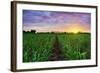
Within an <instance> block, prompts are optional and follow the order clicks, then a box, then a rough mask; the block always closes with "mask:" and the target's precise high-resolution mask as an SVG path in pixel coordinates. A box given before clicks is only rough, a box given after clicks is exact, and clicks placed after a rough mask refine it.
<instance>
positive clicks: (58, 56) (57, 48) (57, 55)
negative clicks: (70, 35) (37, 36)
mask: <svg viewBox="0 0 100 73" xmlns="http://www.w3.org/2000/svg"><path fill="white" fill-rule="evenodd" d="M61 49H62V48H61V44H60V42H59V39H58V37H57V35H55V40H54V43H53V49H52V55H51V56H50V59H49V61H59V60H64V57H63V53H62V51H61Z"/></svg>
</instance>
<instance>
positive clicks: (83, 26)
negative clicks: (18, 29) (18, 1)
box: [23, 10, 91, 32]
mask: <svg viewBox="0 0 100 73" xmlns="http://www.w3.org/2000/svg"><path fill="white" fill-rule="evenodd" d="M90 27H91V14H90V13H79V12H58V11H57V12H56V11H37V10H23V30H25V31H29V30H31V29H33V30H36V31H37V32H52V31H53V32H90V29H91V28H90Z"/></svg>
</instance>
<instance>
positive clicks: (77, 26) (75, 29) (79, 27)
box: [63, 24, 90, 33]
mask: <svg viewBox="0 0 100 73" xmlns="http://www.w3.org/2000/svg"><path fill="white" fill-rule="evenodd" d="M63 30H64V31H65V32H71V33H78V32H90V30H89V29H88V28H86V26H82V25H81V24H71V25H70V24H69V25H67V26H65V27H63Z"/></svg>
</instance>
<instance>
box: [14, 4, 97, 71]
mask: <svg viewBox="0 0 100 73" xmlns="http://www.w3.org/2000/svg"><path fill="white" fill-rule="evenodd" d="M23 9H26V10H27V9H28V10H49V11H66V12H84V13H85V12H86V13H91V32H92V33H91V59H90V60H73V61H55V62H34V63H23V62H22V59H23V58H22V57H23V56H22V49H23V47H22V36H23V35H22V25H23V24H22V10H23ZM95 17H96V8H88V7H87V8H83V7H71V6H70V7H69V6H68V7H67V6H66V7H64V6H49V5H34V4H33V5H31V4H17V48H16V49H17V69H32V68H33V69H38V68H52V67H53V68H54V67H69V66H83V65H84V66H85V65H96V18H95Z"/></svg>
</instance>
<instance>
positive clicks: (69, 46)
mask: <svg viewBox="0 0 100 73" xmlns="http://www.w3.org/2000/svg"><path fill="white" fill-rule="evenodd" d="M56 35H57V37H58V40H59V42H60V44H61V50H62V52H63V55H64V60H81V59H90V58H91V38H90V34H89V33H88V34H56ZM54 41H55V34H54V33H53V34H52V33H23V62H41V61H49V58H50V56H51V55H52V49H53V48H54V47H53V42H54Z"/></svg>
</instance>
